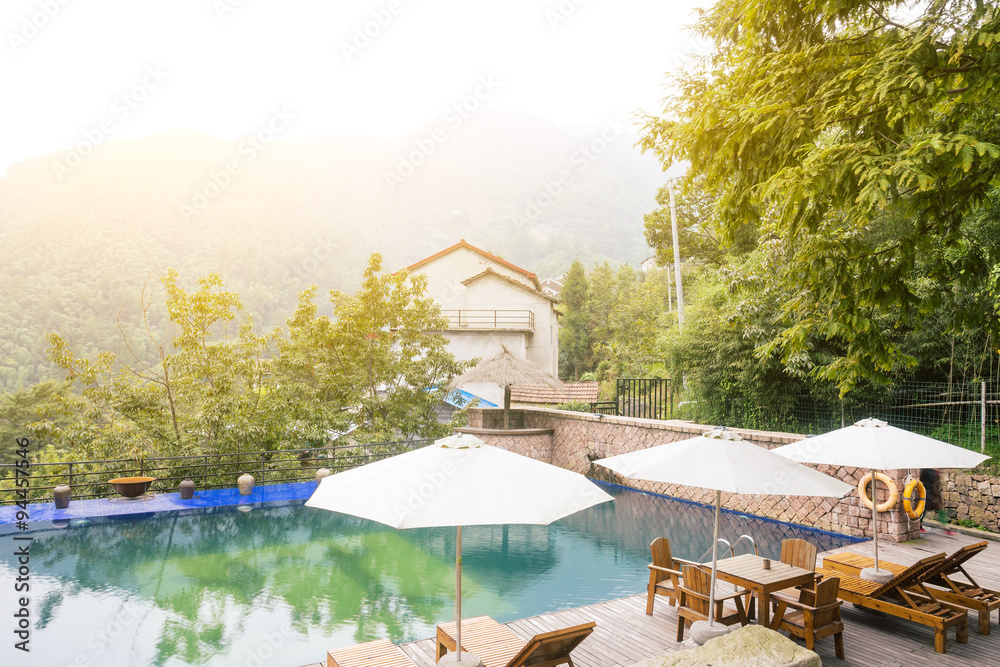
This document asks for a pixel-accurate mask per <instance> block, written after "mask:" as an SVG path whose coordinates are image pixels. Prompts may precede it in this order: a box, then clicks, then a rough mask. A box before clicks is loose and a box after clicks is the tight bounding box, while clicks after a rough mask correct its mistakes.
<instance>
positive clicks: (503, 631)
mask: <svg viewBox="0 0 1000 667" xmlns="http://www.w3.org/2000/svg"><path fill="white" fill-rule="evenodd" d="M596 626H597V623H595V622H593V621H591V622H590V623H583V624H581V625H574V626H572V627H569V628H563V629H561V630H554V631H552V632H543V633H540V634H537V635H535V636H534V637H532V638H531V639H530V640H528V641H524V639H522V638H521V637H520V636H519V635H517V634H516V633H514V631H513V630H511V629H510V628H508V627H507V626H506V625H503V624H501V623H497V622H496V621H494V620H493V619H492V618H490V617H489V616H477V617H475V618H469V619H464V620H463V621H462V652H463V653H465V652H466V651H468V652H469V653H472V654H473V655H475V656H476V657H477V658H479V659H480V660H482V661H483V667H554V666H555V665H569V666H570V667H573V660H572V659H571V658H570V655H569V654H570V652H571V651H572V650H573V649H575V648H576V647H577V646H579V645H580V642H582V641H583V640H584V639H586V638H587V637H589V636H590V633H592V632H593V631H594V628H595V627H596ZM454 637H455V624H454V623H442V624H441V625H439V626H438V627H437V652H436V656H435V662H438V661H440V660H441V658H443V657H444V655H445V653H446V652H447V651H454V650H455V639H454Z"/></svg>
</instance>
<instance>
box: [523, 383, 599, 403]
mask: <svg viewBox="0 0 1000 667" xmlns="http://www.w3.org/2000/svg"><path fill="white" fill-rule="evenodd" d="M597 394H598V385H597V383H596V382H566V383H564V384H563V386H562V388H561V389H553V388H552V387H550V386H548V385H547V384H516V385H514V386H513V387H511V388H510V400H511V402H517V403H554V404H559V403H569V402H570V401H583V402H584V403H593V402H594V401H596V400H597Z"/></svg>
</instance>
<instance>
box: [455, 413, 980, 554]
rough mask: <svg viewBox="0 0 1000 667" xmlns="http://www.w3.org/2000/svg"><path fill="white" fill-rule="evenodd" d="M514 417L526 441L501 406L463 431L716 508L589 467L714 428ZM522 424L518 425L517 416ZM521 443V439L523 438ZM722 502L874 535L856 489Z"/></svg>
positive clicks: (891, 531)
mask: <svg viewBox="0 0 1000 667" xmlns="http://www.w3.org/2000/svg"><path fill="white" fill-rule="evenodd" d="M518 412H519V413H520V414H519V415H518V416H519V417H523V424H524V426H525V427H526V430H525V434H524V435H523V436H521V435H518V432H517V431H513V432H512V431H503V430H502V429H497V428H496V427H497V424H501V425H502V423H503V410H502V409H500V408H473V409H470V410H469V426H470V428H468V429H460V430H465V431H467V432H474V433H476V434H477V435H478V436H479V437H480V438H482V439H483V440H485V441H486V442H488V443H489V444H492V445H496V446H501V447H504V448H506V449H512V450H513V451H517V452H519V453H522V454H526V455H528V456H531V457H532V458H538V459H540V460H544V461H547V462H549V463H552V464H554V465H558V466H560V467H563V468H568V469H570V470H575V471H576V472H579V473H583V474H586V475H588V476H589V477H593V478H595V479H605V480H608V481H613V482H616V483H618V484H624V485H626V486H630V487H633V488H636V489H640V490H643V491H651V492H654V493H662V494H664V495H669V496H675V497H678V498H685V499H688V500H694V501H696V502H701V503H705V504H714V502H715V492H714V491H709V490H706V489H699V488H694V487H688V486H678V485H668V484H657V483H652V482H643V481H639V480H625V479H623V478H621V477H619V476H618V475H616V474H614V473H612V472H610V471H609V470H607V469H605V468H602V467H600V466H595V465H594V464H593V460H594V459H598V458H604V457H608V456H614V455H615V454H623V453H625V452H631V451H636V450H639V449H645V448H647V447H652V446H654V445H660V444H664V443H668V442H675V441H677V440H683V439H687V438H691V437H694V436H697V435H701V434H702V433H704V432H705V431H707V430H710V429H711V428H712V427H710V426H703V425H700V424H694V423H692V422H686V421H677V420H671V421H660V420H653V419H636V418H631V417H613V416H606V415H593V414H589V413H582V412H568V411H563V410H543V409H523V410H519V411H518ZM512 421H513V420H512ZM519 421H521V420H520V419H519ZM539 429H541V430H544V431H547V432H551V435H548V436H543V435H541V434H539V433H538V430H539ZM733 430H734V431H735V432H737V433H739V434H740V436H742V437H743V438H744V439H745V440H748V441H750V442H753V443H754V444H756V445H758V446H761V447H766V448H767V449H773V448H775V447H779V446H781V445H785V444H788V443H791V442H796V441H798V440H801V439H802V438H803V437H805V436H802V435H797V434H794V433H772V432H765V431H749V430H741V429H733ZM545 437H548V438H550V440H549V442H545V441H544V438H545ZM521 438H525V439H526V440H524V441H521ZM540 438H541V439H540ZM811 467H815V468H816V469H817V470H819V471H820V472H823V473H825V474H827V475H831V476H833V477H837V478H839V479H842V480H844V481H845V482H847V483H849V484H851V485H853V486H857V484H858V482H859V481H860V480H861V478H862V477H863V476H864V475H865V474H866V473H867V472H868V471H867V470H859V469H857V468H850V467H844V466H840V467H837V466H825V465H817V466H811ZM887 472H888V475H889V477H890V478H891V479H893V480H894V481H895V482H896V487H897V490H898V491H899V495H900V496H902V490H903V486H904V482H905V477H906V473H907V471H905V470H896V471H887ZM997 490H998V491H1000V485H998V486H997ZM879 493H880V495H879V500H880V501H881V500H882V499H883V498H884V495H882V494H885V493H886V492H885V491H884V490H883V489H882V487H881V485H879ZM722 502H723V506H724V507H726V508H727V509H732V510H737V511H739V512H746V513H748V514H756V515H758V516H764V517H768V518H771V519H777V520H779V521H788V522H791V523H798V524H802V525H806V526H813V527H815V528H820V529H822V530H829V531H833V532H837V533H844V534H846V535H853V536H857V537H871V535H872V531H871V512H870V511H869V510H868V509H867V508H864V507H863V506H862V505H861V501H860V499H859V497H858V492H857V491H853V492H851V493H850V494H849V495H848V496H846V497H844V498H841V499H839V500H837V499H832V498H811V497H803V496H790V497H786V496H767V495H753V496H743V495H731V494H725V493H724V494H723V495H722ZM995 520H996V517H995V516H994V521H995ZM984 525H985V524H984ZM878 529H879V539H885V540H891V541H894V542H904V541H907V540H911V539H916V538H917V537H918V536H919V530H920V526H919V524H918V523H917V522H912V521H909V520H908V519H907V516H906V513H905V512H903V511H902V501H901V500H900V501H899V502H898V503H897V506H896V509H895V511H891V512H884V513H881V514H880V515H879V522H878Z"/></svg>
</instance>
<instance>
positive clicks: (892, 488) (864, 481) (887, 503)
mask: <svg viewBox="0 0 1000 667" xmlns="http://www.w3.org/2000/svg"><path fill="white" fill-rule="evenodd" d="M875 480H876V481H879V482H882V483H883V484H885V486H886V488H888V489H889V497H888V498H886V499H885V500H883V501H882V502H880V503H879V504H878V507H876V508H875V509H876V510H877V511H879V512H888V511H889V510H891V509H892V508H893V507H895V506H896V501H897V500H898V499H899V491H898V490H896V483H895V482H893V481H892V480H891V479H889V476H888V475H886V474H885V473H884V472H877V473H875ZM871 483H872V474H871V473H868V474H867V475H865V476H864V477H862V478H861V481H860V482H858V495H859V496H861V502H862V503H864V505H865V507H867V508H868V509H871V508H872V499H871V498H869V497H868V488H869V487H870V486H871Z"/></svg>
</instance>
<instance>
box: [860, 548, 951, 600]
mask: <svg viewBox="0 0 1000 667" xmlns="http://www.w3.org/2000/svg"><path fill="white" fill-rule="evenodd" d="M944 559H945V556H944V554H943V553H940V554H935V555H933V556H928V557H927V558H923V559H921V560H918V561H917V562H916V563H914V564H913V565H911V566H910V567H908V568H906V569H905V570H903V571H902V572H900V573H899V574H897V575H896V576H895V577H893V578H892V579H890V580H889V581H887V582H885V583H884V584H882V585H881V586H879V587H878V588H876V589H875V590H874V591H872V592H871V593H869V594H868V595H869V597H873V598H877V597H881V596H883V595H885V594H886V593H888V592H889V591H891V590H895V589H897V588H898V589H900V590H904V589H906V588H909V587H910V586H913V585H914V584H917V583H919V582H920V581H921V580H922V579H923V578H924V576H925V574H926V573H927V572H928V571H929V570H931V569H932V568H935V567H936V566H938V565H940V564H941V562H942V561H943V560H944Z"/></svg>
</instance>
